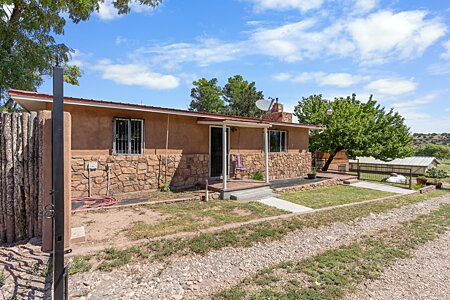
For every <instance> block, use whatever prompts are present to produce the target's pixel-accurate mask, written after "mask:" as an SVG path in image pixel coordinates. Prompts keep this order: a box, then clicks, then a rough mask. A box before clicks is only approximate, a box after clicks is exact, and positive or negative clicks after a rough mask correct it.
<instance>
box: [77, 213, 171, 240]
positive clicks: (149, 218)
mask: <svg viewBox="0 0 450 300" xmlns="http://www.w3.org/2000/svg"><path fill="white" fill-rule="evenodd" d="M169 217H170V215H168V214H163V213H160V212H157V211H155V210H153V209H151V208H150V207H148V206H135V207H127V208H117V209H107V210H98V211H86V212H78V213H76V214H74V215H72V227H80V226H84V229H85V231H86V243H85V244H83V245H82V246H89V245H96V244H98V243H103V244H111V245H112V244H118V243H121V242H126V241H129V240H131V239H129V238H128V237H127V236H126V229H128V228H129V227H130V226H132V224H133V223H135V222H143V223H145V224H148V225H153V224H157V223H159V222H161V221H163V220H166V219H168V218H169ZM76 247H78V245H77V246H76Z"/></svg>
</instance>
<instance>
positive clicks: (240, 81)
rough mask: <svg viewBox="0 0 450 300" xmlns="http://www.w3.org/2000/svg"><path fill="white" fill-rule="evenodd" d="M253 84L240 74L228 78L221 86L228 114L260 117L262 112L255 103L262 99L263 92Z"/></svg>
mask: <svg viewBox="0 0 450 300" xmlns="http://www.w3.org/2000/svg"><path fill="white" fill-rule="evenodd" d="M255 85H256V84H255V82H248V81H247V80H244V78H243V77H242V76H241V75H236V76H234V77H230V78H228V83H227V84H226V85H225V86H224V87H223V95H224V99H225V102H227V104H228V113H229V114H230V115H234V116H243V117H250V118H260V117H262V115H263V112H262V111H261V110H259V109H258V108H257V107H256V104H255V103H256V101H258V100H260V99H263V98H264V94H263V92H261V91H258V90H257V89H256V86H255Z"/></svg>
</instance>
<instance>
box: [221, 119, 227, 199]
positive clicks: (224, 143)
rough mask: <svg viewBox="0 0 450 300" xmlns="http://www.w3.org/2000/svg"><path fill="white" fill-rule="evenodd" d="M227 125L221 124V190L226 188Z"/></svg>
mask: <svg viewBox="0 0 450 300" xmlns="http://www.w3.org/2000/svg"><path fill="white" fill-rule="evenodd" d="M227 147H228V145H227V125H226V124H223V126H222V177H223V190H224V191H225V190H226V189H227V152H228V151H227Z"/></svg>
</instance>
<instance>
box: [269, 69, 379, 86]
mask: <svg viewBox="0 0 450 300" xmlns="http://www.w3.org/2000/svg"><path fill="white" fill-rule="evenodd" d="M273 78H274V79H275V80H278V81H291V82H297V83H305V82H310V81H313V82H316V83H317V84H318V85H322V86H324V85H325V86H336V87H341V88H344V87H350V86H353V85H355V84H358V83H360V82H363V81H367V80H369V79H370V77H368V76H360V75H353V74H349V73H324V72H303V73H301V74H299V75H296V76H294V75H291V74H287V73H278V74H275V75H274V76H273Z"/></svg>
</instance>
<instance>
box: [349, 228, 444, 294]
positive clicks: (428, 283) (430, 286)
mask: <svg viewBox="0 0 450 300" xmlns="http://www.w3.org/2000/svg"><path fill="white" fill-rule="evenodd" d="M359 290H360V291H359V292H357V293H355V294H352V295H348V296H347V298H346V299H347V300H361V299H373V300H376V299H380V300H381V299H389V300H394V299H411V300H412V299H448V298H449V296H450V232H447V233H446V234H444V235H442V236H441V237H440V238H438V239H436V240H434V241H432V242H429V243H427V244H425V245H423V246H421V247H419V248H418V249H417V250H416V251H414V252H413V257H412V258H409V259H401V260H398V261H397V262H396V263H395V264H394V265H392V266H391V267H389V268H388V269H386V270H385V271H384V273H382V274H381V276H380V278H379V279H377V280H372V281H369V280H368V281H366V282H364V283H363V284H361V285H360V286H359Z"/></svg>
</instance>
